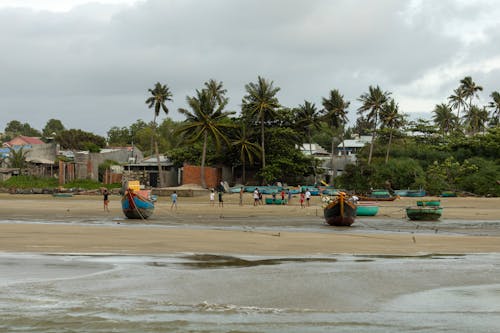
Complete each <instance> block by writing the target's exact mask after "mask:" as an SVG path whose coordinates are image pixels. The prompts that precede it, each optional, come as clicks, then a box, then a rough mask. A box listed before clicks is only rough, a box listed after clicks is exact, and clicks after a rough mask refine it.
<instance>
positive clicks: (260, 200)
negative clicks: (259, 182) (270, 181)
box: [259, 191, 264, 205]
mask: <svg viewBox="0 0 500 333" xmlns="http://www.w3.org/2000/svg"><path fill="white" fill-rule="evenodd" d="M263 204H264V199H263V197H262V192H261V191H259V205H263Z"/></svg>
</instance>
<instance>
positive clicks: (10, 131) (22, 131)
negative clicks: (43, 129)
mask: <svg viewBox="0 0 500 333" xmlns="http://www.w3.org/2000/svg"><path fill="white" fill-rule="evenodd" d="M5 134H7V135H8V136H9V137H10V138H14V137H16V136H18V135H24V136H36V137H40V136H42V133H40V131H39V130H37V129H34V128H32V127H31V126H30V124H28V123H21V122H20V121H18V120H12V121H10V122H8V123H7V126H5Z"/></svg>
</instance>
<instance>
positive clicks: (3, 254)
mask: <svg viewBox="0 0 500 333" xmlns="http://www.w3.org/2000/svg"><path fill="white" fill-rule="evenodd" d="M110 199H111V202H110V205H109V207H110V212H109V213H108V212H104V210H103V202H102V196H97V195H94V196H90V195H75V196H73V197H67V198H54V197H52V196H48V195H8V194H0V214H1V218H0V271H1V272H2V274H0V331H2V332H3V331H5V332H11V331H16V332H28V331H30V332H32V331H36V332H41V333H45V332H46V333H49V332H50V333H53V332H67V331H75V332H83V331H84V332H90V333H93V332H160V331H161V332H165V331H172V332H200V333H201V332H266V333H267V332H297V333H299V332H332V331H335V332H356V333H359V332H361V333H365V332H366V333H373V332H380V333H382V332H383V333H396V332H407V331H418V332H428V333H431V332H432V333H435V332H443V333H444V332H450V331H453V332H464V333H465V332H475V333H476V332H480V333H483V332H484V333H489V332H496V330H497V328H498V327H499V326H500V306H499V304H500V283H499V280H498V276H500V266H499V265H498V262H499V260H500V232H499V229H500V228H499V226H500V218H499V217H500V214H499V213H500V199H499V198H442V202H441V204H442V206H443V207H444V213H443V217H442V218H441V220H440V221H436V222H418V223H413V222H410V221H408V220H407V219H406V218H405V217H404V208H405V207H406V206H409V205H412V204H414V203H415V201H416V199H414V198H401V199H397V200H395V201H393V202H383V203H382V202H381V203H379V204H380V212H379V214H378V215H377V216H375V217H358V218H357V220H356V222H355V223H354V224H353V225H352V226H351V227H347V228H337V227H331V226H328V225H326V224H325V223H324V220H323V218H322V216H321V212H322V208H321V203H320V200H319V198H318V197H313V199H312V202H311V205H310V207H305V208H301V207H300V205H298V202H297V200H296V199H295V198H294V199H292V202H291V204H290V205H287V206H274V205H263V206H257V207H254V206H253V204H252V199H251V197H250V196H249V195H248V196H245V200H244V205H243V206H240V205H239V196H238V195H237V194H234V195H229V194H227V195H224V207H218V204H217V202H216V203H215V207H212V206H210V204H209V197H208V195H207V196H206V197H205V196H200V197H180V198H179V203H178V208H177V209H176V210H175V209H174V210H171V208H170V205H171V203H170V200H169V198H168V197H167V198H165V197H160V198H159V201H158V203H157V204H156V209H155V214H154V215H153V216H152V217H151V218H150V219H148V220H144V221H143V220H128V219H126V218H124V216H123V214H122V212H121V209H120V203H119V197H118V196H111V197H110Z"/></svg>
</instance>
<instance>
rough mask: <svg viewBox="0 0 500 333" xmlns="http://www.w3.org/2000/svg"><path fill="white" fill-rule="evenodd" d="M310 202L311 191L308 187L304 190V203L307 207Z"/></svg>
mask: <svg viewBox="0 0 500 333" xmlns="http://www.w3.org/2000/svg"><path fill="white" fill-rule="evenodd" d="M310 204H311V191H309V189H307V190H306V205H307V207H309V206H310Z"/></svg>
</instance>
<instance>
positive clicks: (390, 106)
mask: <svg viewBox="0 0 500 333" xmlns="http://www.w3.org/2000/svg"><path fill="white" fill-rule="evenodd" d="M380 120H381V122H382V128H387V129H389V143H388V144H387V151H386V154H385V163H386V164H387V162H388V161H389V151H390V150H391V143H392V136H393V133H394V129H395V128H399V127H401V126H403V124H404V117H403V115H402V114H400V113H399V106H398V104H397V103H396V102H395V101H394V99H393V98H391V100H390V101H389V102H388V103H386V104H384V105H383V106H382V109H381V110H380Z"/></svg>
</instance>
